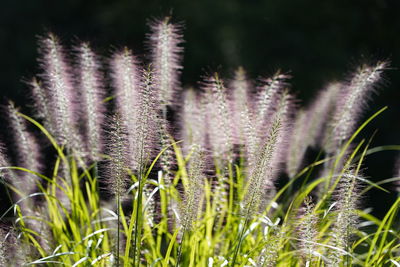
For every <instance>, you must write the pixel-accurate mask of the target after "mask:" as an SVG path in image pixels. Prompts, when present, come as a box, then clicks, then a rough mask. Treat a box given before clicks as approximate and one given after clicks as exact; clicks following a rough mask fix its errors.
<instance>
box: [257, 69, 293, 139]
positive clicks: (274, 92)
mask: <svg viewBox="0 0 400 267" xmlns="http://www.w3.org/2000/svg"><path fill="white" fill-rule="evenodd" d="M289 78H290V76H289V75H286V74H282V73H281V72H280V71H278V72H276V73H275V74H274V75H273V76H272V77H271V78H267V79H264V80H262V82H263V83H264V85H263V86H261V87H259V88H258V94H257V102H256V109H255V110H254V114H255V118H256V122H257V124H258V126H257V127H258V131H263V127H262V126H263V125H265V122H266V120H267V119H268V115H271V113H272V112H273V109H274V106H275V105H276V104H277V103H278V102H277V101H278V99H279V95H280V94H281V93H282V90H284V89H285V88H287V86H288V83H287V81H288V79H289Z"/></svg>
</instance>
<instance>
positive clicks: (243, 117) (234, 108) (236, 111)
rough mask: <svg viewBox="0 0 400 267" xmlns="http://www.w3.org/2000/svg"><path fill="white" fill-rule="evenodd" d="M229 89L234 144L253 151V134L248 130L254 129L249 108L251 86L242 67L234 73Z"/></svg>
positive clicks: (250, 103) (250, 104)
mask: <svg viewBox="0 0 400 267" xmlns="http://www.w3.org/2000/svg"><path fill="white" fill-rule="evenodd" d="M229 88H230V92H229V95H228V100H229V107H230V110H231V114H232V115H231V117H232V123H233V125H232V129H233V138H234V143H235V144H240V145H245V146H246V147H252V148H253V149H250V150H254V146H255V145H254V144H253V143H254V142H252V141H254V134H251V133H250V132H251V130H250V129H251V128H253V127H254V125H253V124H254V120H253V118H252V114H251V108H250V107H251V106H252V105H253V102H252V99H251V95H250V94H251V88H252V84H251V83H250V81H249V80H248V78H247V77H246V72H245V70H244V69H243V68H242V67H239V68H238V69H237V70H236V71H235V76H234V79H233V80H232V81H231V82H230V86H229ZM234 122H236V123H234ZM249 128H250V129H249Z"/></svg>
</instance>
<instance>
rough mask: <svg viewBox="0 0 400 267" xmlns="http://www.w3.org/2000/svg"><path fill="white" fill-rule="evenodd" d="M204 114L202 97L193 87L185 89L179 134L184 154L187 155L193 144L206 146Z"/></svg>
mask: <svg viewBox="0 0 400 267" xmlns="http://www.w3.org/2000/svg"><path fill="white" fill-rule="evenodd" d="M205 114H206V112H205V107H204V99H203V98H200V96H199V95H197V94H196V92H195V90H194V89H188V90H186V91H185V92H184V95H183V108H182V117H181V134H180V135H181V139H182V140H183V153H184V155H188V153H189V152H190V148H191V146H192V145H193V144H199V145H201V146H202V147H205V146H206V128H205V125H204V123H205V121H206V117H205Z"/></svg>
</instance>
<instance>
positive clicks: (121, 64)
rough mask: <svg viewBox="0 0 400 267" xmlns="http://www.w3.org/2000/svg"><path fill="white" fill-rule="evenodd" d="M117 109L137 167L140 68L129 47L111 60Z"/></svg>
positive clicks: (133, 167)
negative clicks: (135, 149)
mask: <svg viewBox="0 0 400 267" xmlns="http://www.w3.org/2000/svg"><path fill="white" fill-rule="evenodd" d="M111 70H112V78H113V85H114V88H115V101H116V109H117V111H118V113H119V116H120V120H121V123H123V124H125V126H124V128H126V132H127V140H128V150H130V151H131V152H130V153H129V155H128V157H129V162H130V166H131V168H132V169H137V165H136V162H135V156H136V155H135V154H134V147H135V146H136V145H135V143H136V141H137V140H136V139H135V134H136V121H137V117H138V110H139V98H140V97H139V90H140V89H139V87H140V83H141V81H140V70H139V66H138V62H137V60H136V58H135V57H134V56H133V54H132V52H131V51H130V50H129V49H128V48H124V49H123V50H122V51H119V52H117V53H115V54H114V55H113V58H112V60H111Z"/></svg>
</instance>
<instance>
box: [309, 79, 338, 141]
mask: <svg viewBox="0 0 400 267" xmlns="http://www.w3.org/2000/svg"><path fill="white" fill-rule="evenodd" d="M342 87H343V85H342V84H341V83H338V82H335V83H330V84H328V85H327V87H326V88H325V89H324V90H323V91H321V92H320V93H319V94H318V96H317V97H316V99H315V100H314V101H313V102H312V103H311V105H310V106H309V107H308V108H307V109H306V112H307V115H306V117H307V118H308V121H309V123H308V124H309V125H308V129H307V135H306V137H307V138H306V140H303V142H305V143H306V144H307V145H309V146H311V147H316V146H317V145H321V144H322V142H323V141H324V140H325V139H326V138H328V137H327V135H329V133H328V127H327V126H328V122H329V121H330V119H332V116H333V112H334V111H335V105H336V103H337V101H338V95H339V93H340V90H341V89H342Z"/></svg>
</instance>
